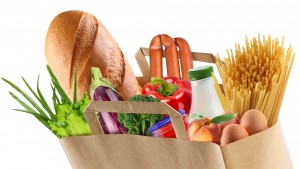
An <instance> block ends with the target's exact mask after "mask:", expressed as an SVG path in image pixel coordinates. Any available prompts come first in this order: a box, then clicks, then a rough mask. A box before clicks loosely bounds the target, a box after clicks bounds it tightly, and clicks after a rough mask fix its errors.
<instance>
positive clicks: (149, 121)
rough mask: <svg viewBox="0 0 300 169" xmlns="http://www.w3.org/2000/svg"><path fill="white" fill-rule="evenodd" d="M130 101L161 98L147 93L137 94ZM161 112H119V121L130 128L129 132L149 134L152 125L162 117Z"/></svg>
mask: <svg viewBox="0 0 300 169" xmlns="http://www.w3.org/2000/svg"><path fill="white" fill-rule="evenodd" d="M128 101H131V102H160V100H158V99H156V98H154V97H152V96H145V95H135V96H133V97H131V98H130V99H129V100H128ZM162 117H163V116H162V115H161V114H136V113H119V114H118V121H119V122H120V123H121V124H123V125H124V127H125V128H127V130H128V134H135V135H144V136H146V135H148V133H147V131H148V128H149V127H150V126H152V125H153V124H154V123H156V122H157V121H158V120H160V119H162Z"/></svg>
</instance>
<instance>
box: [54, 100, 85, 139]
mask: <svg viewBox="0 0 300 169" xmlns="http://www.w3.org/2000/svg"><path fill="white" fill-rule="evenodd" d="M89 102H90V100H89V98H88V96H87V94H84V96H83V98H82V99H81V100H80V101H79V102H77V103H76V104H72V105H70V104H57V105H55V111H56V119H57V122H53V121H51V122H49V123H50V126H51V131H52V132H53V133H54V134H55V135H56V136H57V137H59V138H63V137H67V136H77V135H90V134H91V130H90V128H89V125H88V124H87V121H86V119H85V117H84V113H83V111H84V109H85V108H86V106H87V105H88V103H89Z"/></svg>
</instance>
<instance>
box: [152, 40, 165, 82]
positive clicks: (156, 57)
mask: <svg viewBox="0 0 300 169" xmlns="http://www.w3.org/2000/svg"><path fill="white" fill-rule="evenodd" d="M149 60H150V76H151V77H160V78H162V77H163V71H162V67H163V65H162V46H161V41H160V35H156V36H154V37H153V39H152V41H151V43H150V49H149Z"/></svg>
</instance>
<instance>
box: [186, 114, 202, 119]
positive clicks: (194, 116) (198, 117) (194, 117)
mask: <svg viewBox="0 0 300 169" xmlns="http://www.w3.org/2000/svg"><path fill="white" fill-rule="evenodd" d="M189 118H193V119H195V120H200V119H203V118H204V117H203V116H202V115H200V114H193V115H192V116H190V117H189Z"/></svg>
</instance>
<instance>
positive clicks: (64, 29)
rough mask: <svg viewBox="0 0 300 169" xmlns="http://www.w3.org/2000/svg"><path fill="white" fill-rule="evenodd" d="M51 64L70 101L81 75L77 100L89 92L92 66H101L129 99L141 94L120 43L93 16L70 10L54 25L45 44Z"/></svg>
mask: <svg viewBox="0 0 300 169" xmlns="http://www.w3.org/2000/svg"><path fill="white" fill-rule="evenodd" d="M45 52H46V59H47V62H48V65H49V66H50V68H51V69H52V71H53V73H54V74H55V76H56V77H57V79H58V80H59V82H60V83H61V86H62V87H63V89H64V90H65V91H66V93H67V95H68V96H69V97H70V98H73V80H74V79H73V78H74V74H75V73H76V75H77V98H81V97H82V96H83V94H84V92H88V93H89V90H90V89H89V87H90V82H91V67H99V68H100V70H101V72H102V75H103V76H104V77H106V78H108V79H109V80H110V81H111V82H112V83H113V85H114V86H115V87H116V88H117V89H118V90H119V92H120V95H121V96H122V97H123V98H124V99H125V100H127V99H128V98H130V97H131V96H133V95H135V94H140V90H141V87H140V86H139V84H138V82H137V80H136V78H135V75H134V73H133V71H132V69H131V68H130V65H129V64H128V62H127V60H126V58H125V57H124V55H123V53H122V51H121V49H120V48H119V46H118V44H117V43H116V42H115V40H114V39H113V37H112V36H111V35H110V33H109V32H108V30H107V29H106V28H105V27H104V25H103V24H102V23H101V22H100V21H99V20H97V19H96V18H95V17H94V16H93V15H91V14H89V13H86V12H82V11H66V12H63V13H61V14H59V15H57V16H56V17H55V18H54V19H53V21H52V22H51V24H50V26H49V29H48V32H47V36H46V42H45Z"/></svg>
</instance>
